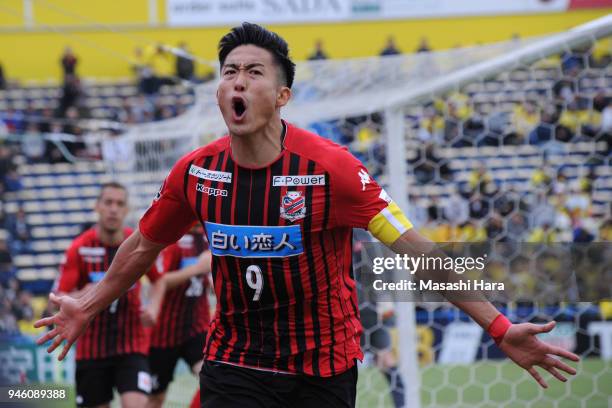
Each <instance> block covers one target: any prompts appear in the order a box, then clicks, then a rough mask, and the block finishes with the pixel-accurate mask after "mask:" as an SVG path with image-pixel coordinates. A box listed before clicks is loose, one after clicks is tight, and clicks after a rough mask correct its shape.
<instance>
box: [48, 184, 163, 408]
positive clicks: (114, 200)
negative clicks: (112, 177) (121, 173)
mask: <svg viewBox="0 0 612 408" xmlns="http://www.w3.org/2000/svg"><path fill="white" fill-rule="evenodd" d="M95 211H96V212H97V214H98V222H97V223H96V224H95V225H94V226H92V227H91V228H89V229H87V230H85V231H84V232H83V233H82V234H81V235H79V236H78V237H77V238H75V240H74V241H73V243H72V245H71V246H70V248H68V250H67V251H66V256H65V260H64V262H63V263H62V265H61V266H60V275H59V277H58V280H57V281H56V284H55V288H54V292H57V294H58V296H62V294H70V295H71V296H73V297H74V298H78V297H82V296H85V295H86V294H87V292H88V291H89V290H92V288H95V286H96V284H97V282H99V281H100V280H101V279H102V278H103V276H104V275H105V271H107V270H108V268H109V266H110V264H111V263H112V261H113V258H114V257H115V255H116V254H117V250H118V249H119V246H120V245H121V243H122V242H124V241H125V240H126V239H127V238H128V236H130V234H131V233H132V230H131V229H130V228H127V227H125V226H124V224H123V222H124V220H125V217H126V216H127V214H128V211H129V209H128V197H127V191H126V189H125V187H124V186H123V185H121V184H118V183H107V184H104V185H103V186H102V187H101V189H100V194H99V196H98V199H97V201H96V205H95ZM147 276H148V277H149V279H150V280H151V281H152V282H154V283H153V286H152V290H151V301H150V306H149V309H150V313H151V315H152V318H153V319H155V315H156V314H157V310H159V306H160V304H161V300H162V296H163V292H164V287H163V283H162V282H161V280H160V279H159V277H160V276H159V274H158V272H157V271H156V270H155V268H150V269H149V272H148V273H147ZM126 290H127V292H125V291H126ZM124 292H125V293H124ZM118 295H121V296H117V299H115V300H114V301H113V302H112V303H111V304H110V305H106V306H107V307H105V308H102V309H100V313H99V314H97V315H96V316H95V317H94V316H92V319H91V322H90V324H89V326H88V327H87V330H85V332H84V333H83V335H82V336H81V337H80V339H79V341H78V343H77V351H76V353H77V354H76V394H77V396H76V402H77V405H78V406H79V407H108V406H110V405H109V402H110V401H111V400H112V399H113V388H114V387H115V388H116V389H117V391H118V392H119V394H120V396H121V406H122V407H124V408H131V407H134V408H136V407H142V406H144V405H145V404H146V402H147V398H148V397H147V395H148V394H149V392H150V391H151V380H150V375H149V364H148V361H147V356H146V355H147V352H148V347H149V345H148V339H147V337H146V333H145V331H144V327H143V324H142V322H141V310H140V309H141V306H140V284H139V282H137V281H134V284H133V285H132V284H130V285H129V286H127V287H126V288H124V290H122V291H121V293H118Z"/></svg>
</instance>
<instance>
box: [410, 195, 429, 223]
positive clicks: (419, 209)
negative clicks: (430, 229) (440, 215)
mask: <svg viewBox="0 0 612 408" xmlns="http://www.w3.org/2000/svg"><path fill="white" fill-rule="evenodd" d="M406 216H407V217H408V219H409V220H410V221H412V224H413V225H414V226H415V228H420V227H421V226H423V225H425V223H426V222H427V218H428V215H427V209H425V206H424V205H422V203H421V202H420V200H419V199H418V198H417V196H415V195H414V194H409V196H408V208H407V209H406Z"/></svg>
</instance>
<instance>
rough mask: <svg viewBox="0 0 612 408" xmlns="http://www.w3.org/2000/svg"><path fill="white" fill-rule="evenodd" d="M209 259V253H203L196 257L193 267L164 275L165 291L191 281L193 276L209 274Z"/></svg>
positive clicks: (210, 256)
mask: <svg viewBox="0 0 612 408" xmlns="http://www.w3.org/2000/svg"><path fill="white" fill-rule="evenodd" d="M211 258H212V255H211V253H210V251H204V252H202V254H201V255H200V256H199V257H198V261H197V262H196V263H194V264H193V265H189V266H186V267H185V268H183V269H180V270H178V271H174V272H168V273H165V274H164V276H163V278H162V279H163V280H164V281H165V283H166V289H167V290H170V289H173V288H175V287H177V286H179V285H181V284H183V283H185V282H187V281H188V280H189V279H191V278H192V277H194V276H198V275H204V274H207V273H210V270H211V265H210V262H211Z"/></svg>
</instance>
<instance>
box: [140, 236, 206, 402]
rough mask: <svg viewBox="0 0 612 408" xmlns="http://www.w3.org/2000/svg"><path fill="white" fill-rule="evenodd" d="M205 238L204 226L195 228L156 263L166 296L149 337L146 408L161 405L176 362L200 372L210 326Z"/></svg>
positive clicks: (170, 247)
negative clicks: (149, 382) (149, 380)
mask: <svg viewBox="0 0 612 408" xmlns="http://www.w3.org/2000/svg"><path fill="white" fill-rule="evenodd" d="M203 234H204V231H203V230H202V227H201V226H200V225H196V226H195V227H194V228H192V230H191V231H190V233H189V234H187V235H185V236H183V237H182V238H181V239H180V240H179V241H178V242H177V243H176V244H173V245H170V246H169V247H167V248H166V249H164V250H163V251H162V252H161V253H160V254H159V257H158V258H157V261H156V264H157V269H158V270H159V271H160V272H161V271H164V275H163V278H162V279H164V281H165V288H166V293H165V294H164V301H163V303H162V307H161V311H160V314H159V318H158V319H157V324H156V325H155V327H154V329H153V332H152V334H151V348H150V349H149V364H150V366H151V383H152V390H151V396H150V397H149V405H148V406H149V407H150V408H160V407H161V406H162V404H163V402H164V399H165V397H166V390H167V388H168V385H169V384H170V383H171V382H172V379H173V377H174V369H175V367H176V363H177V362H178V359H179V358H182V359H183V360H185V362H186V363H187V364H188V365H189V367H190V368H191V371H192V372H193V373H194V375H196V376H197V375H198V374H199V372H200V369H201V368H202V350H203V348H204V340H205V338H206V331H207V330H208V325H209V323H210V310H209V305H208V296H207V292H208V291H207V289H208V288H209V285H208V278H209V273H210V262H211V255H210V251H208V250H207V244H206V242H205V239H204V235H203ZM166 271H167V272H166ZM197 399H198V400H199V397H198V398H197ZM198 405H199V404H198Z"/></svg>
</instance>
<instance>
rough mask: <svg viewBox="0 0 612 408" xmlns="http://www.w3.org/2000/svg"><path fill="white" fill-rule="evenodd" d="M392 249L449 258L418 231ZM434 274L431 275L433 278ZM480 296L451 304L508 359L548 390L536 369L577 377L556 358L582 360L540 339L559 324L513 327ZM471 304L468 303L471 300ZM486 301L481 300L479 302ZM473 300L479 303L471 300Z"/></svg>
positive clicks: (560, 377) (446, 277)
mask: <svg viewBox="0 0 612 408" xmlns="http://www.w3.org/2000/svg"><path fill="white" fill-rule="evenodd" d="M391 249H392V250H393V251H394V252H396V253H398V254H402V255H403V254H406V255H408V256H419V255H420V254H427V255H428V256H445V254H444V253H443V252H442V251H440V250H439V249H437V248H436V245H435V244H434V243H433V242H432V241H430V240H428V239H427V238H425V237H423V236H422V235H420V234H419V233H418V232H416V231H415V230H414V229H409V230H408V231H406V232H404V233H403V234H402V235H401V236H400V237H399V238H398V239H397V240H396V241H395V242H394V243H393V244H392V245H391ZM430 273H431V271H427V274H430ZM433 274H434V275H436V274H437V276H428V277H429V278H433V279H436V280H441V281H452V280H453V279H456V278H457V276H456V274H454V273H451V274H446V273H438V272H435V271H434V272H433ZM417 276H419V277H421V278H424V277H425V275H424V273H423V274H420V273H419V272H418V271H417ZM477 296H478V294H470V295H468V296H459V299H456V298H455V299H453V298H450V299H449V301H450V302H451V303H453V304H454V305H455V306H457V307H458V308H459V309H461V310H463V311H464V312H465V313H467V314H468V315H469V316H470V317H471V318H472V319H474V321H476V323H478V324H479V325H480V326H481V327H482V328H483V329H485V330H487V332H488V333H489V334H490V335H491V337H492V338H493V339H494V340H495V342H496V343H497V345H498V346H499V348H500V349H501V350H502V351H503V352H504V353H506V355H507V356H508V357H509V358H510V359H511V360H512V361H514V362H515V363H516V364H518V365H519V366H520V367H522V368H523V369H525V370H526V371H527V372H528V373H529V374H531V376H532V377H533V378H534V379H535V380H536V381H537V382H538V384H540V385H541V386H542V387H544V388H547V387H548V384H547V383H546V381H544V379H543V378H542V376H541V375H540V374H539V373H538V372H537V371H536V369H535V367H536V366H539V367H541V368H543V369H545V370H546V371H548V372H549V373H551V374H552V375H553V376H554V377H555V378H557V379H558V380H560V381H563V382H565V381H567V379H566V378H565V376H564V375H563V374H561V373H560V372H559V370H561V371H565V372H566V373H568V374H571V375H574V374H576V370H575V369H574V368H572V367H570V366H569V365H567V364H565V363H563V362H562V361H560V360H558V359H557V358H555V357H554V356H559V357H564V358H566V359H568V360H572V361H578V360H579V357H578V356H577V355H575V354H574V353H570V352H569V351H566V350H564V349H562V348H561V347H556V346H551V345H549V344H546V343H544V342H542V341H540V340H539V339H538V338H537V337H536V335H537V334H540V333H546V332H550V331H551V330H552V329H553V328H554V327H555V322H549V323H547V324H544V325H537V324H533V323H521V324H512V323H510V321H509V320H508V319H507V318H506V317H505V316H503V315H502V314H501V313H500V312H499V311H498V310H497V309H496V308H495V307H494V306H493V305H492V304H491V303H490V302H489V301H487V300H486V299H485V298H484V297H477ZM468 297H469V299H470V300H464V299H465V298H468ZM480 298H481V299H482V300H479V299H480ZM471 299H476V300H475V301H474V300H471Z"/></svg>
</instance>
